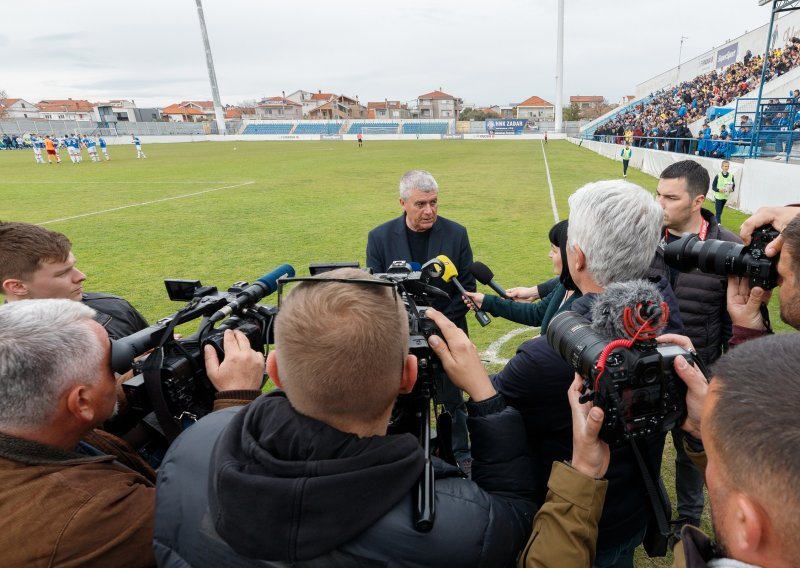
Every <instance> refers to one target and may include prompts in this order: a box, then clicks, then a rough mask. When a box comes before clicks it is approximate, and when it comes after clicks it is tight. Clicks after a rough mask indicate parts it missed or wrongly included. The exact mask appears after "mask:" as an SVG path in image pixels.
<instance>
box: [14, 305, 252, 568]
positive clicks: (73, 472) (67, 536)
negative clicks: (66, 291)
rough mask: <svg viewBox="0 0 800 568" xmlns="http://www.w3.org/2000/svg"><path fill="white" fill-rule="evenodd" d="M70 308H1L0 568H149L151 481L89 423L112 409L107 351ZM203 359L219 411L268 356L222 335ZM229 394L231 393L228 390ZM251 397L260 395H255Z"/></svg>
mask: <svg viewBox="0 0 800 568" xmlns="http://www.w3.org/2000/svg"><path fill="white" fill-rule="evenodd" d="M94 317H95V312H94V311H93V310H91V309H90V308H88V307H86V306H84V305H82V304H81V303H79V302H74V301H69V300H30V301H27V302H13V303H9V304H7V305H5V306H2V307H0V519H4V521H2V523H1V524H0V528H2V530H0V548H2V550H3V560H2V564H3V565H4V566H76V567H77V566H81V567H84V566H98V567H106V566H152V565H154V564H155V558H154V557H153V552H152V546H151V541H152V534H153V517H154V508H155V488H154V482H155V474H154V472H153V470H152V469H151V468H150V467H149V466H148V465H147V464H146V463H145V462H144V461H143V460H142V459H141V458H140V457H139V456H138V454H136V452H135V451H134V450H133V448H131V447H130V446H128V445H127V444H126V443H125V442H124V441H123V440H121V439H119V438H117V437H115V436H113V435H111V434H109V433H107V432H103V431H100V430H94V428H95V427H96V426H98V425H99V424H101V423H102V422H103V421H105V420H107V419H108V418H110V417H111V416H112V415H113V414H114V412H115V410H116V402H117V396H116V380H115V378H114V373H113V372H112V371H111V347H110V343H109V340H108V334H107V333H106V331H105V330H104V329H103V328H102V327H101V326H100V325H99V324H98V323H97V322H96V321H94ZM224 342H225V353H226V357H225V359H224V361H223V363H222V364H221V365H219V362H218V361H217V358H216V353H215V352H214V350H213V348H210V347H209V348H208V349H209V350H207V352H206V367H207V370H208V375H209V378H211V380H212V382H213V383H214V384H215V386H216V387H217V388H218V389H220V390H227V391H228V392H227V393H223V392H220V393H218V395H219V400H218V401H217V404H216V405H215V407H219V406H221V405H226V404H232V403H236V402H239V403H240V404H241V403H244V402H246V401H245V400H231V399H230V398H226V394H227V395H230V396H231V397H235V398H236V399H246V398H250V399H252V398H253V396H254V395H253V393H252V389H257V388H258V385H259V384H260V382H261V378H262V375H263V371H264V359H263V356H262V355H261V354H259V353H256V352H254V351H252V350H251V349H250V348H249V344H248V342H247V338H246V337H245V336H244V335H243V334H240V332H226V334H225V339H224ZM234 389H235V392H231V391H232V390H234ZM255 394H258V391H256V393H255Z"/></svg>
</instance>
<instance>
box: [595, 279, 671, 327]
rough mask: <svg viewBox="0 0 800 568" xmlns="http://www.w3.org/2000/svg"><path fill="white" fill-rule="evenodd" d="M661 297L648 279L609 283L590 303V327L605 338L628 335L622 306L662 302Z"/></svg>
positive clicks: (648, 304)
mask: <svg viewBox="0 0 800 568" xmlns="http://www.w3.org/2000/svg"><path fill="white" fill-rule="evenodd" d="M663 301H664V298H663V297H662V296H661V292H659V290H658V287H657V286H656V285H655V284H653V283H652V282H650V281H648V280H631V281H629V282H616V283H614V284H609V285H608V287H606V290H605V292H603V293H602V294H599V295H598V296H597V298H596V299H595V302H594V304H593V305H592V329H593V330H594V331H595V332H596V333H598V334H600V335H602V336H603V337H605V338H606V339H631V336H630V334H629V333H628V331H627V330H626V328H625V308H628V307H629V308H630V309H631V310H633V311H635V310H636V307H637V305H640V304H641V305H643V306H661V302H663ZM655 325H657V323H656V324H655Z"/></svg>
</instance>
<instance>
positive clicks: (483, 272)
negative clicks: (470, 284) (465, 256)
mask: <svg viewBox="0 0 800 568" xmlns="http://www.w3.org/2000/svg"><path fill="white" fill-rule="evenodd" d="M469 271H470V272H471V273H472V275H473V276H474V277H475V279H476V280H477V281H478V282H480V283H481V284H483V285H484V286H489V288H491V289H492V290H494V291H495V292H497V295H498V296H500V297H501V298H505V299H506V300H508V294H506V291H505V290H504V289H503V287H502V286H500V284H498V283H497V282H495V281H494V273H493V272H492V271H491V269H490V268H489V267H488V266H486V265H485V264H483V263H482V262H479V261H476V262H473V263H472V264H471V265H470V267H469Z"/></svg>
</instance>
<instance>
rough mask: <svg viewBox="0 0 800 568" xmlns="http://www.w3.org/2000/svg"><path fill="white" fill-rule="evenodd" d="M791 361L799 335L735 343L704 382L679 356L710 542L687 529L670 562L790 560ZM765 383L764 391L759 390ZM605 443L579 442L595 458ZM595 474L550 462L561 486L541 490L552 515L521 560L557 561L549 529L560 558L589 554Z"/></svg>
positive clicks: (799, 513)
mask: <svg viewBox="0 0 800 568" xmlns="http://www.w3.org/2000/svg"><path fill="white" fill-rule="evenodd" d="M659 341H671V342H676V343H681V344H682V346H683V347H684V348H689V349H690V348H691V343H690V342H689V341H688V339H687V338H680V337H677V336H666V335H665V336H662V337H660V338H659ZM798 367H800V335H797V334H782V335H775V336H769V337H762V338H760V339H754V340H753V341H750V342H748V343H747V344H745V345H742V346H741V347H737V348H736V349H732V350H731V351H729V352H727V353H725V354H724V355H723V356H722V357H720V359H719V360H718V361H717V362H716V364H715V365H714V370H713V378H712V380H711V382H710V383H708V382H707V381H706V379H705V377H703V375H702V373H701V372H700V371H699V370H698V369H697V368H696V367H693V366H690V365H688V364H687V363H686V360H685V359H683V358H682V357H678V358H677V359H676V361H675V368H676V370H677V372H678V375H680V377H681V378H682V379H683V381H684V382H685V383H686V385H687V386H688V394H687V398H686V403H687V410H688V416H687V418H686V420H685V422H684V424H683V429H684V430H685V431H686V433H687V436H686V440H685V442H684V443H685V446H686V450H687V452H688V453H689V455H690V456H692V459H694V460H695V463H697V464H698V466H699V467H701V468H702V469H704V470H705V478H706V484H707V486H708V494H709V501H710V503H711V510H712V516H713V518H712V520H713V524H714V534H715V536H716V541H717V542H716V543H714V542H712V541H711V540H710V539H709V538H708V537H707V536H706V535H705V534H703V533H702V532H701V531H700V529H698V528H696V527H693V526H690V525H686V526H684V527H683V530H682V532H681V540H680V542H679V543H678V544H677V545H676V547H675V550H674V554H675V560H674V562H673V566H686V567H689V568H693V567H705V566H719V567H722V566H730V567H733V566H741V567H744V566H770V567H790V566H797V559H798V557H800V540H799V539H798V537H797V535H798V533H800V496H799V495H800V494H798V492H797V487H796V486H797V479H798V476H800V461H799V460H798V459H797V439H798V436H800V415H798V413H797V411H796V409H795V407H794V406H793V405H792V404H791V403H787V401H795V400H798V399H800V381H798V380H797V369H798ZM765 381H766V382H768V383H769V388H764V385H765ZM743 401H747V402H746V404H745V403H743ZM587 406H588V405H587ZM584 412H585V410H584ZM591 412H596V411H595V410H594V409H592V411H591ZM589 416H590V417H591V415H589ZM604 445H605V444H603V443H602V442H600V441H599V440H597V444H596V445H594V446H592V445H591V444H589V443H586V441H585V440H584V444H583V446H582V449H583V450H585V451H583V452H582V459H583V460H584V463H585V461H586V460H587V459H588V460H589V462H590V463H591V462H594V463H599V462H602V460H603V450H604V449H605V448H604V447H603V446H604ZM611 466H612V467H613V458H612V464H611ZM567 473H571V477H570V478H566V477H565V475H566V474H567ZM595 477H596V475H583V476H582V475H581V474H580V473H576V472H569V471H567V469H566V468H563V467H562V468H559V469H558V470H556V469H555V468H554V473H553V476H552V477H551V479H550V484H551V487H555V488H557V490H558V491H557V492H556V491H553V492H551V493H550V494H549V495H548V497H547V501H546V502H545V504H544V505H543V506H542V509H541V510H540V511H539V514H538V516H537V520H540V519H545V518H546V519H547V520H548V521H549V524H548V525H547V529H548V531H549V532H547V533H545V532H542V534H541V535H540V536H539V538H538V539H536V538H532V539H531V543H530V544H529V550H528V551H527V554H528V555H530V557H528V558H526V560H527V566H529V567H534V566H548V565H553V566H556V565H561V564H559V563H558V558H559V552H560V551H559V550H558V549H555V550H553V549H550V550H548V549H546V547H548V543H549V542H550V541H547V540H545V538H544V537H546V536H547V535H548V534H558V535H569V536H570V537H571V538H570V540H569V541H568V545H565V546H564V547H563V552H564V553H565V554H577V552H576V548H583V550H584V553H586V554H588V553H589V551H590V550H591V547H592V544H593V542H594V538H595V535H596V532H597V523H596V518H597V515H598V513H599V510H600V508H601V507H602V505H603V501H604V489H605V488H604V486H603V484H602V483H601V482H598V481H597V480H596V479H595ZM581 478H582V481H581ZM567 482H569V483H567ZM536 534H537V532H536V530H535V527H534V535H536ZM562 538H563V537H562ZM540 543H541V544H540ZM542 549H545V550H542ZM536 554H538V555H539V556H538V557H537V556H535V555H536ZM548 554H549V555H550V557H551V558H554V559H555V561H554V563H552V564H547V563H543V562H541V556H542V555H548ZM564 565H566V564H564Z"/></svg>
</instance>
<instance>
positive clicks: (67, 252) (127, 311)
mask: <svg viewBox="0 0 800 568" xmlns="http://www.w3.org/2000/svg"><path fill="white" fill-rule="evenodd" d="M85 280H86V275H85V274H84V273H83V272H81V271H80V270H78V268H77V267H76V266H75V255H74V254H72V243H70V241H69V239H68V238H67V237H66V236H65V235H63V234H61V233H57V232H55V231H50V230H48V229H45V228H44V227H40V226H38V225H31V224H29V223H11V222H0V293H2V294H3V295H4V296H5V298H6V301H7V302H9V303H11V302H16V301H19V300H36V299H45V298H50V299H57V298H65V299H68V300H76V301H79V302H83V303H84V304H85V305H87V306H89V307H90V308H92V309H93V310H95V312H96V313H95V320H96V321H97V322H98V323H99V324H100V325H102V326H103V327H105V328H106V331H107V332H108V335H109V337H111V339H119V338H120V337H125V336H128V335H131V334H132V333H135V332H137V331H139V330H141V329H144V328H146V327H147V321H146V320H145V319H144V317H142V315H141V314H140V313H139V312H138V311H136V309H135V308H134V307H133V306H132V305H130V304H129V303H128V302H127V301H126V300H124V299H123V298H120V297H119V296H112V295H111V294H100V293H98V292H84V290H83V283H84V281H85Z"/></svg>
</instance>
